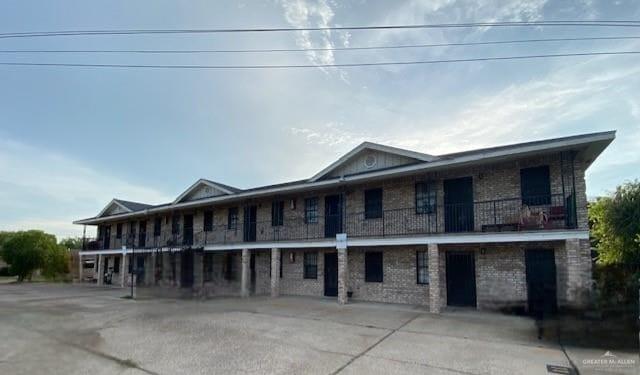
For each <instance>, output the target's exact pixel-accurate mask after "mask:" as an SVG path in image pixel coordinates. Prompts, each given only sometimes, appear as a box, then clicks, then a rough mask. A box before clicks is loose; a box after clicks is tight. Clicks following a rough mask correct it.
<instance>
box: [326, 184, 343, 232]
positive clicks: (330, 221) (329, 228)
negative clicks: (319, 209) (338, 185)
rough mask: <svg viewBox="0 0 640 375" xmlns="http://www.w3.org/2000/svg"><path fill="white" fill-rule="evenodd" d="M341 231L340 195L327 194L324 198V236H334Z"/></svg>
mask: <svg viewBox="0 0 640 375" xmlns="http://www.w3.org/2000/svg"><path fill="white" fill-rule="evenodd" d="M338 233H342V196H341V195H328V196H326V197H325V198H324V236H325V237H327V238H330V237H335V236H336V234H338Z"/></svg>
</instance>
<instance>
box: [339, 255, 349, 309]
mask: <svg viewBox="0 0 640 375" xmlns="http://www.w3.org/2000/svg"><path fill="white" fill-rule="evenodd" d="M347 255H348V254H347V248H346V247H345V248H341V249H338V303H339V304H341V305H344V304H346V303H347V302H349V301H348V300H349V298H348V295H347V292H348V289H349V259H348V256H347Z"/></svg>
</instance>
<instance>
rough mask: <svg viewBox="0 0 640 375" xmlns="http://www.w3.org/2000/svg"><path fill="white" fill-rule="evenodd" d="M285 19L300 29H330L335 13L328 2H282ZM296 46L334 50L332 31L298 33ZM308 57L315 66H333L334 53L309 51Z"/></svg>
mask: <svg viewBox="0 0 640 375" xmlns="http://www.w3.org/2000/svg"><path fill="white" fill-rule="evenodd" d="M280 4H281V5H282V7H283V9H284V17H285V19H286V20H287V22H288V23H289V24H290V25H291V26H293V27H298V28H309V27H329V26H331V20H332V19H333V17H334V15H335V14H334V12H333V9H332V8H331V6H329V3H328V2H327V1H326V0H315V1H313V0H282V1H280ZM296 44H297V45H298V46H299V47H300V48H333V42H332V38H331V30H324V31H320V32H309V31H298V32H296ZM306 54H307V57H308V58H309V60H310V61H311V62H313V63H314V64H333V63H334V61H335V58H334V55H333V51H308V52H306Z"/></svg>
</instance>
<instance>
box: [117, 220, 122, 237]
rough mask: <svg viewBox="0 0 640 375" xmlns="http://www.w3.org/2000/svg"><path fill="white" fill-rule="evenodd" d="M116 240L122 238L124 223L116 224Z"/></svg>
mask: <svg viewBox="0 0 640 375" xmlns="http://www.w3.org/2000/svg"><path fill="white" fill-rule="evenodd" d="M116 238H117V239H121V238H122V223H118V224H116Z"/></svg>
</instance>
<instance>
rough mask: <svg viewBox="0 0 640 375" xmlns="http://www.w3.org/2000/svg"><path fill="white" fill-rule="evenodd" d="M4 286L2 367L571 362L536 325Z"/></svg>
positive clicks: (437, 369)
mask: <svg viewBox="0 0 640 375" xmlns="http://www.w3.org/2000/svg"><path fill="white" fill-rule="evenodd" d="M124 294H125V291H123V290H121V289H108V288H98V287H92V286H75V285H48V284H32V285H28V284H25V285H15V284H12V285H0V373H1V374H65V375H67V374H89V373H90V374H142V373H147V374H229V373H253V374H262V373H268V374H270V373H280V374H301V373H303V374H305V373H309V374H337V373H340V374H376V373H379V374H415V373H428V374H547V365H557V366H561V367H571V364H570V362H569V360H568V357H567V355H565V353H564V352H563V350H562V348H561V347H560V346H559V344H558V343H557V342H556V340H555V339H554V338H553V337H552V336H549V337H545V338H544V339H543V340H538V339H537V330H536V327H535V324H534V322H533V321H531V320H530V319H527V318H523V317H511V316H503V315H499V314H489V313H479V312H475V311H459V312H448V313H445V314H442V315H432V314H428V313H425V312H424V311H423V310H422V309H420V308H413V307H406V306H397V305H388V304H370V303H352V304H349V305H347V306H342V307H341V306H338V305H337V304H336V303H335V302H334V301H333V300H325V299H317V298H301V297H280V298H276V299H271V298H268V297H257V298H249V299H240V298H220V299H212V300H206V301H194V300H176V299H143V300H136V301H132V300H127V299H123V298H121V297H122V295H124Z"/></svg>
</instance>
